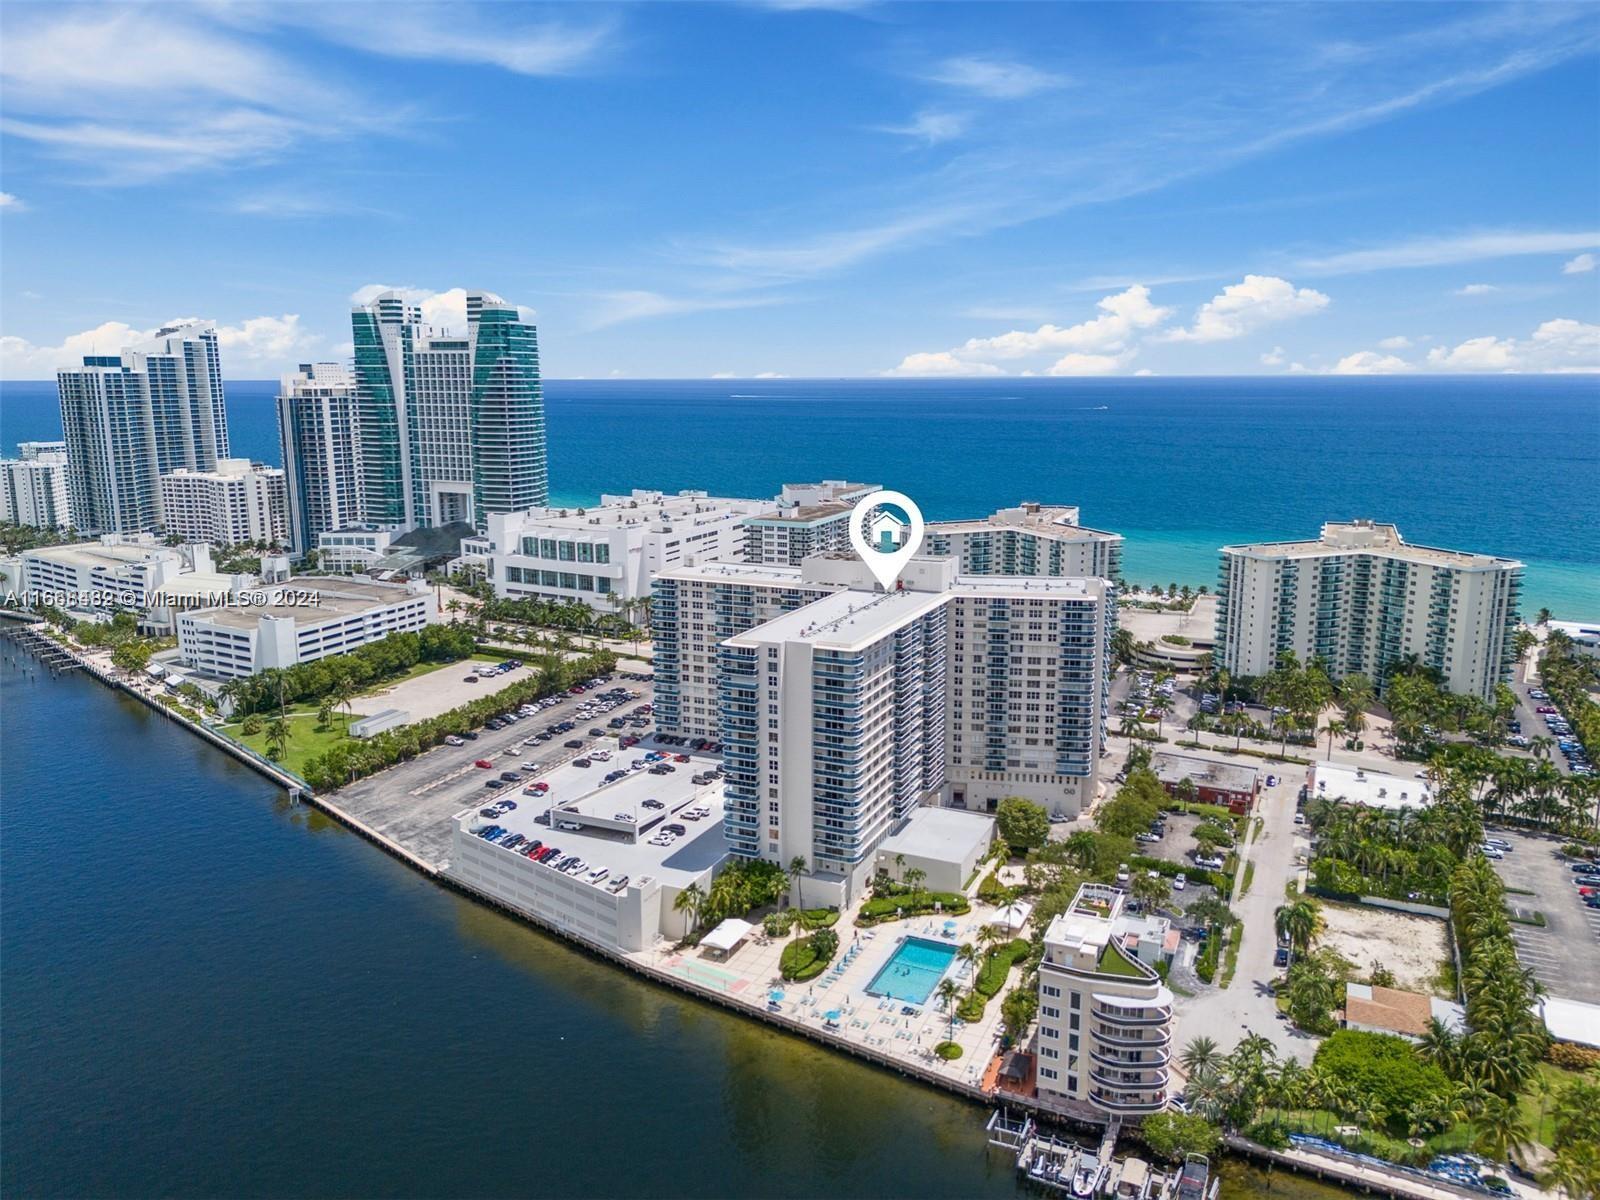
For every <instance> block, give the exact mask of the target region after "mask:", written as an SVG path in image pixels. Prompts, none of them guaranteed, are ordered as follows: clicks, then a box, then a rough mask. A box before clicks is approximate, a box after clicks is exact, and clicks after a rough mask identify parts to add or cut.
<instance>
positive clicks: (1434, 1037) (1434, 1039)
mask: <svg viewBox="0 0 1600 1200" xmlns="http://www.w3.org/2000/svg"><path fill="white" fill-rule="evenodd" d="M1458 1049H1459V1046H1458V1044H1457V1038H1456V1035H1455V1031H1454V1030H1452V1029H1451V1028H1450V1026H1448V1025H1446V1024H1445V1023H1444V1022H1443V1021H1441V1020H1440V1019H1439V1018H1438V1017H1430V1018H1428V1028H1427V1029H1426V1030H1425V1031H1424V1032H1423V1034H1422V1038H1421V1039H1420V1040H1419V1041H1418V1043H1417V1052H1418V1053H1419V1054H1421V1055H1422V1057H1423V1058H1425V1059H1427V1060H1428V1061H1429V1062H1431V1063H1433V1064H1434V1065H1435V1066H1436V1067H1438V1068H1439V1069H1440V1070H1441V1071H1443V1072H1444V1073H1445V1074H1446V1075H1454V1074H1455V1066H1456V1052H1457V1050H1458Z"/></svg>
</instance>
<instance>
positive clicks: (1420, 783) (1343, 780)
mask: <svg viewBox="0 0 1600 1200" xmlns="http://www.w3.org/2000/svg"><path fill="white" fill-rule="evenodd" d="M1310 786H1311V794H1312V796H1314V797H1317V798H1319V799H1324V800H1345V801H1348V802H1349V803H1351V804H1365V805H1366V806H1367V807H1369V808H1421V807H1422V806H1423V805H1425V804H1429V803H1431V802H1432V800H1433V787H1432V785H1431V784H1429V782H1428V781H1427V779H1425V778H1424V779H1417V778H1411V779H1404V778H1402V777H1401V776H1399V775H1386V774H1384V773H1383V772H1382V771H1368V770H1365V769H1364V768H1362V767H1347V766H1344V765H1342V764H1340V763H1333V762H1319V763H1313V764H1312V766H1311V782H1310Z"/></svg>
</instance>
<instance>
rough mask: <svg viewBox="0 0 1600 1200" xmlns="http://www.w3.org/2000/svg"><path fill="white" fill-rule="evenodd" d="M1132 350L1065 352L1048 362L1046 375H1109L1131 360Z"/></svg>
mask: <svg viewBox="0 0 1600 1200" xmlns="http://www.w3.org/2000/svg"><path fill="white" fill-rule="evenodd" d="M1133 355H1134V351H1132V350H1129V351H1125V352H1124V353H1122V354H1066V355H1063V356H1062V357H1060V358H1058V359H1056V361H1055V362H1053V363H1051V364H1050V368H1049V370H1047V371H1046V372H1045V374H1046V375H1110V374H1111V373H1112V372H1113V371H1118V370H1121V369H1122V368H1123V367H1125V366H1127V365H1128V363H1129V362H1131V361H1132V360H1133Z"/></svg>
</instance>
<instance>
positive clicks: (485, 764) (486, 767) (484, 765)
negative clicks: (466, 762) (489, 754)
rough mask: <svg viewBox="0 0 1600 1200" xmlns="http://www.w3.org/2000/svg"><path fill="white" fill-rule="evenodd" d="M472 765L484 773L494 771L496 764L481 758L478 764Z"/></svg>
mask: <svg viewBox="0 0 1600 1200" xmlns="http://www.w3.org/2000/svg"><path fill="white" fill-rule="evenodd" d="M472 765H473V766H475V767H477V768H478V769H479V770H483V771H492V770H494V764H493V763H492V762H490V761H489V760H488V759H487V758H480V759H479V760H478V761H477V762H475V763H473V764H472Z"/></svg>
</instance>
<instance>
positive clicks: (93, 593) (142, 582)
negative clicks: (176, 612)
mask: <svg viewBox="0 0 1600 1200" xmlns="http://www.w3.org/2000/svg"><path fill="white" fill-rule="evenodd" d="M19 574H20V582H21V585H22V588H23V590H24V593H25V599H26V600H27V601H28V602H29V603H30V604H48V605H51V606H52V607H54V608H60V609H65V610H66V611H68V612H70V613H72V614H74V615H76V616H79V617H84V618H91V619H95V618H98V619H104V618H105V617H106V616H108V615H110V614H112V613H116V612H131V613H135V614H137V615H139V616H140V617H141V618H142V619H143V618H148V616H149V615H150V614H151V612H152V611H154V610H156V609H159V608H163V607H168V604H167V599H166V597H167V596H169V595H171V594H173V593H175V592H177V591H183V590H191V591H195V592H198V593H199V594H201V595H207V596H208V595H227V594H229V593H230V592H231V591H233V590H234V589H236V588H237V587H239V586H241V585H243V584H246V583H248V582H250V580H251V579H253V577H251V576H224V575H218V574H217V573H216V572H215V571H214V570H213V568H212V562H211V547H210V546H208V545H205V544H204V543H196V544H193V545H186V546H168V545H167V544H166V543H165V542H164V541H162V540H161V539H160V538H158V537H156V536H155V535H154V534H148V533H144V534H118V533H105V534H101V535H100V537H99V539H97V540H95V541H89V542H73V543H71V544H69V545H65V546H40V547H37V548H36V549H33V550H25V551H23V552H22V555H21V561H20V572H19ZM155 632H162V631H161V630H156V631H155ZM165 632H170V630H166V631H165Z"/></svg>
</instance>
